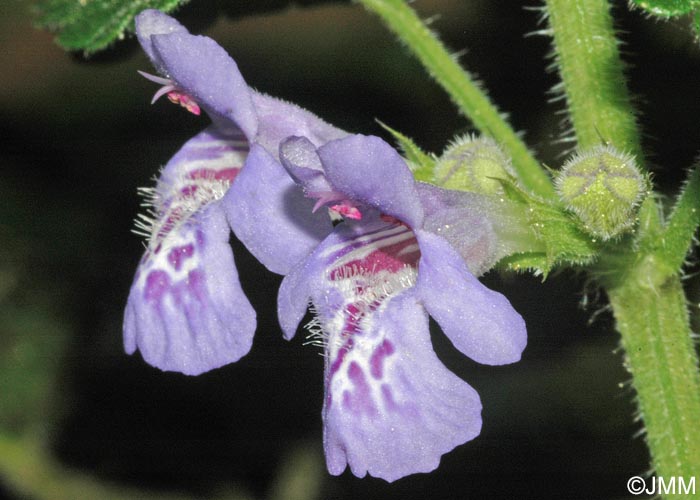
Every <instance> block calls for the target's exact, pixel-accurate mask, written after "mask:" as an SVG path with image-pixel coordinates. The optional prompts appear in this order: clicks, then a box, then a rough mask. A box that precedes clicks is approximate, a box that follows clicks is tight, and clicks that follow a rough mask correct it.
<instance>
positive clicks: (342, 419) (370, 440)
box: [323, 291, 481, 481]
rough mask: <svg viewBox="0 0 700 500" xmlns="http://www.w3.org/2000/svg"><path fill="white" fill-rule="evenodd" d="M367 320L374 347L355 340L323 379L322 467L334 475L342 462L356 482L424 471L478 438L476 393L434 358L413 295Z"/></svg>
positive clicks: (425, 324)
mask: <svg viewBox="0 0 700 500" xmlns="http://www.w3.org/2000/svg"><path fill="white" fill-rule="evenodd" d="M368 320H371V321H372V323H373V331H374V332H376V335H377V336H378V337H379V338H378V339H374V340H375V341H374V342H373V346H374V347H373V349H370V350H369V351H367V352H364V349H362V344H361V343H362V342H363V339H358V340H357V343H356V345H355V346H353V348H352V350H351V351H350V352H349V353H347V356H348V357H350V356H351V355H354V358H352V360H351V361H349V362H347V363H345V364H344V367H343V369H344V370H345V371H344V372H342V373H341V372H338V373H336V374H335V376H334V377H332V378H331V380H330V381H329V380H327V384H328V386H327V387H326V391H330V397H328V396H327V398H326V404H325V405H324V410H323V417H324V449H325V453H326V461H327V466H328V470H329V472H330V473H331V474H334V475H337V474H340V473H342V472H343V470H344V469H345V467H346V465H349V466H350V469H351V470H352V473H353V474H354V475H356V476H358V477H364V476H365V474H367V473H369V474H370V475H372V476H375V477H380V478H383V479H385V480H387V481H394V480H396V479H399V478H401V477H404V476H406V475H409V474H414V473H417V472H430V471H432V470H434V469H435V468H437V466H438V465H439V462H440V457H441V456H442V455H443V454H445V453H447V452H449V451H450V450H452V449H453V448H455V447H456V446H458V445H460V444H462V443H464V442H466V441H469V440H471V439H473V438H474V437H476V436H477V435H478V434H479V432H480V430H481V402H480V400H479V396H478V394H477V393H476V391H475V390H474V389H473V388H471V387H470V386H469V385H468V384H467V383H465V382H464V381H462V380H461V379H460V378H459V377H457V376H456V375H454V374H453V373H452V372H450V371H449V370H448V369H447V368H445V366H444V365H443V364H442V362H440V361H439V360H438V358H437V356H436V355H435V352H434V351H433V348H432V345H431V341H430V335H429V331H428V316H427V314H426V312H425V310H424V309H423V307H422V306H421V305H420V304H419V303H418V302H417V300H416V298H415V297H414V294H413V293H412V291H406V292H404V293H401V294H400V295H398V296H396V297H393V298H391V299H390V300H389V301H388V302H387V303H386V306H385V307H383V308H382V309H380V310H378V311H377V312H375V313H373V317H372V318H371V319H370V318H368ZM358 353H360V354H358ZM331 362H332V360H327V370H326V372H327V377H328V364H330V363H331Z"/></svg>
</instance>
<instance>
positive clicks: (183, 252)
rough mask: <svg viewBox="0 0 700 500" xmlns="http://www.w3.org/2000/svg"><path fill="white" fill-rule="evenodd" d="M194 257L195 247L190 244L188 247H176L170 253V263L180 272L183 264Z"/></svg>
mask: <svg viewBox="0 0 700 500" xmlns="http://www.w3.org/2000/svg"><path fill="white" fill-rule="evenodd" d="M192 255H194V245H192V243H188V244H187V245H182V246H179V247H175V248H173V249H172V250H170V252H169V253H168V262H169V263H170V265H171V266H172V267H173V268H174V269H175V270H176V271H179V270H180V268H181V267H182V263H183V262H184V261H185V260H187V259H189V258H190V257H192Z"/></svg>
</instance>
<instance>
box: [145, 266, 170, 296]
mask: <svg viewBox="0 0 700 500" xmlns="http://www.w3.org/2000/svg"><path fill="white" fill-rule="evenodd" d="M169 288H170V276H168V273H166V272H165V271H151V272H150V273H148V276H147V277H146V286H145V289H144V298H145V299H146V300H147V301H149V302H156V301H159V300H160V299H161V297H163V295H164V294H165V292H167V291H168V289H169Z"/></svg>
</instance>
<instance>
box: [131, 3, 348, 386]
mask: <svg viewBox="0 0 700 500" xmlns="http://www.w3.org/2000/svg"><path fill="white" fill-rule="evenodd" d="M136 33H137V36H138V39H139V42H140V43H141V45H142V47H143V49H144V50H145V52H146V53H147V55H148V57H149V58H150V59H151V61H152V63H153V65H154V66H155V67H156V69H157V71H158V72H159V73H160V74H161V75H162V76H161V77H156V76H152V75H147V78H149V79H150V80H153V81H156V82H157V83H160V84H162V85H163V87H162V88H161V89H160V90H159V91H158V92H157V93H156V96H155V97H154V100H155V99H157V98H158V97H160V96H161V95H164V94H167V95H168V97H169V98H170V100H171V101H173V102H176V103H179V104H181V105H182V106H183V107H185V108H186V109H188V110H189V111H192V112H193V113H195V114H199V112H200V110H202V109H203V110H204V111H206V113H207V114H208V115H209V117H210V118H211V121H212V125H211V126H209V127H208V128H206V129H205V130H204V131H203V132H201V133H199V134H198V135H196V136H194V137H193V138H192V139H190V140H189V141H187V142H186V143H185V144H184V146H183V147H182V148H181V149H180V151H178V152H177V153H176V154H175V156H173V157H172V158H171V159H170V161H169V162H168V163H167V165H166V166H165V168H164V169H163V170H162V172H161V174H160V178H159V179H158V183H157V185H156V187H155V188H149V189H144V190H143V191H144V194H145V195H146V197H147V205H149V206H150V210H149V213H148V214H147V215H143V216H141V218H140V221H139V222H137V226H138V228H139V230H140V232H142V233H144V235H145V236H146V237H147V238H148V245H147V250H146V252H145V254H144V256H143V258H142V260H141V262H140V264H139V267H138V270H137V272H136V277H135V278H134V283H133V285H132V287H131V291H130V293H129V299H128V303H127V307H126V311H125V316H124V346H125V349H126V351H127V352H128V353H129V354H132V353H133V352H134V351H135V350H136V349H139V350H140V351H141V354H142V355H143V357H144V359H145V360H146V361H147V362H148V363H150V364H152V365H154V366H157V367H159V368H161V369H163V370H173V371H179V372H182V373H186V374H190V375H195V374H198V373H202V372H205V371H207V370H211V369H213V368H216V367H219V366H222V365H224V364H227V363H231V362H234V361H236V360H238V359H240V358H241V357H242V356H244V355H245V354H246V353H247V352H248V351H249V350H250V347H251V343H252V338H253V334H254V331H255V312H254V311H253V309H252V307H251V305H250V303H249V302H248V300H247V298H246V297H245V295H244V293H243V290H242V289H241V286H240V283H239V280H238V274H237V271H236V266H235V264H234V260H233V253H232V251H231V247H230V246H229V242H228V240H229V234H230V228H231V227H232V228H233V229H234V231H235V232H236V235H237V236H238V237H239V239H241V241H243V243H244V244H246V245H248V247H249V249H250V250H251V252H252V253H253V254H254V255H256V256H257V257H258V258H259V259H260V260H261V261H262V262H263V264H265V265H266V266H267V267H268V268H270V269H271V270H272V271H274V272H277V273H286V272H288V271H289V270H290V269H291V267H292V266H293V265H294V264H295V263H296V262H298V261H299V260H301V259H302V258H303V257H305V256H306V255H308V254H309V252H311V250H313V248H315V247H316V245H317V244H318V243H319V242H320V241H321V240H322V239H323V238H324V237H325V236H326V235H327V234H328V233H329V232H330V231H331V229H332V226H331V223H330V221H328V220H327V218H325V217H323V216H322V214H317V215H314V216H312V217H309V214H310V211H311V208H312V205H313V202H312V201H311V200H308V199H306V198H304V196H303V194H302V193H300V192H299V190H298V189H296V188H295V184H294V182H293V181H292V180H291V179H290V178H289V176H288V175H287V174H286V172H285V171H284V169H283V168H282V166H281V165H280V164H279V161H278V150H279V143H280V141H281V140H282V139H283V138H285V137H287V136H289V135H293V134H297V135H298V134H302V135H305V136H308V137H309V138H310V139H311V140H312V141H313V142H314V144H316V145H322V144H324V143H326V142H328V141H329V140H332V139H337V138H340V137H343V136H345V135H346V134H345V133H344V132H343V131H341V130H338V129H336V128H334V127H331V126H330V125H328V124H326V123H324V122H323V121H321V120H320V119H319V118H317V117H316V116H314V115H313V114H311V113H309V112H307V111H305V110H303V109H301V108H299V107H297V106H294V105H292V104H288V103H285V102H282V101H279V100H277V99H274V98H272V97H269V96H266V95H263V94H260V93H258V92H256V91H254V90H252V89H250V88H249V87H248V85H247V84H246V83H245V81H244V80H243V77H242V76H241V74H240V73H239V71H238V67H237V66H236V63H235V62H234V61H233V60H232V59H231V58H230V57H229V56H228V54H226V52H225V51H224V49H222V48H221V47H220V46H218V45H217V44H216V42H214V41H213V40H211V39H210V38H207V37H203V36H194V35H191V34H189V33H188V32H187V30H186V29H185V28H184V27H183V26H182V25H180V24H179V23H178V22H177V21H176V20H174V19H173V18H171V17H169V16H167V15H165V14H163V13H161V12H158V11H155V10H147V11H144V12H142V13H141V14H139V15H138V16H137V18H136ZM255 163H262V164H263V166H264V168H266V172H267V174H268V175H269V176H270V177H269V178H268V180H267V189H262V188H259V187H252V188H250V189H248V191H247V195H248V196H254V197H255V200H256V206H255V212H254V213H251V212H245V213H236V212H235V211H231V210H227V209H226V208H225V204H224V197H225V196H226V197H227V198H226V199H228V198H229V196H228V195H227V193H228V192H229V191H230V188H231V186H232V185H236V184H237V183H238V180H237V179H238V178H241V177H243V178H244V179H245V175H244V173H245V171H246V169H248V168H249V165H251V164H255ZM248 187H249V186H248ZM301 214H303V217H299V215H301ZM273 217H274V222H275V225H274V227H277V228H278V232H279V234H280V235H284V234H286V233H291V232H293V233H294V234H295V236H296V237H295V238H294V239H293V240H291V239H286V240H275V241H274V242H267V243H266V244H265V245H263V247H264V248H262V249H261V248H260V239H259V238H257V237H256V235H255V234H252V233H256V232H258V231H259V228H260V227H265V225H266V224H270V222H271V221H272V220H273ZM251 218H257V228H254V227H253V226H252V225H247V224H246V223H239V221H238V219H241V220H243V221H249V220H250V219H251ZM237 228H238V229H237ZM275 245H276V246H275Z"/></svg>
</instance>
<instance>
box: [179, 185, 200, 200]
mask: <svg viewBox="0 0 700 500" xmlns="http://www.w3.org/2000/svg"><path fill="white" fill-rule="evenodd" d="M196 192H197V185H196V184H191V185H189V186H185V187H183V188H182V189H180V194H181V195H182V196H184V197H186V198H187V197H190V196H194V194H195V193H196Z"/></svg>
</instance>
